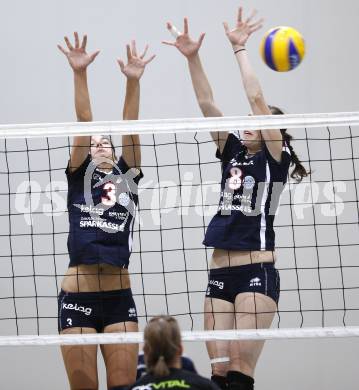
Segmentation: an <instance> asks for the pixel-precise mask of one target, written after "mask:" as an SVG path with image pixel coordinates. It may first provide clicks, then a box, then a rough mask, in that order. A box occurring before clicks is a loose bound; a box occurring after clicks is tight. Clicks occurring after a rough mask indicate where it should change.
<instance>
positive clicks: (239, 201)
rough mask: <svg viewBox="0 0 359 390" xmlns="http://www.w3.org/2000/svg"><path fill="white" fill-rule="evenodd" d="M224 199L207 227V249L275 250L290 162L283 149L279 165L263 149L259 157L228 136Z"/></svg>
mask: <svg viewBox="0 0 359 390" xmlns="http://www.w3.org/2000/svg"><path fill="white" fill-rule="evenodd" d="M216 156H217V157H218V158H219V159H220V160H221V163H222V180H221V197H220V202H219V209H218V212H217V214H216V215H215V216H214V217H213V218H212V220H211V222H210V224H209V225H208V228H207V232H206V236H205V239H204V242H203V243H204V245H206V246H211V247H214V248H220V249H227V250H270V251H273V250H274V248H275V243H274V238H275V235H274V230H273V222H274V215H275V212H276V210H277V207H278V203H279V197H280V194H281V192H282V190H283V187H284V184H285V183H286V181H287V176H288V169H289V165H290V162H291V156H290V152H289V149H288V148H287V147H286V146H283V151H282V158H281V162H280V163H279V162H277V161H276V160H275V159H274V158H273V157H272V156H271V154H270V152H269V151H268V149H267V147H266V146H265V144H264V146H263V148H262V150H260V151H259V152H257V153H256V154H254V155H252V156H249V155H247V149H246V147H245V146H244V145H243V144H242V142H241V140H240V139H238V138H237V137H236V136H235V135H234V134H232V133H230V134H229V135H228V138H227V141H226V144H225V146H224V149H223V152H222V153H220V152H219V151H218V150H217V154H216Z"/></svg>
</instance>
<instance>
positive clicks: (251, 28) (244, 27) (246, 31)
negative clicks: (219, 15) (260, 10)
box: [223, 7, 263, 49]
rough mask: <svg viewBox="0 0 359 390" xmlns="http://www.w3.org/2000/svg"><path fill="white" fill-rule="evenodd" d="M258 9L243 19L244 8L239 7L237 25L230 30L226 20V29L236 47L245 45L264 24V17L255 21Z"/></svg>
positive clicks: (224, 24)
mask: <svg viewBox="0 0 359 390" xmlns="http://www.w3.org/2000/svg"><path fill="white" fill-rule="evenodd" d="M256 14H257V11H252V13H251V14H250V16H249V17H248V18H247V19H246V20H244V21H243V8H242V7H239V9H238V15H237V23H236V27H235V28H234V29H233V30H230V29H229V27H228V23H227V22H224V23H223V26H224V30H225V32H226V35H227V37H228V39H229V41H230V42H231V44H232V46H233V48H234V49H238V48H241V47H244V46H245V45H246V43H247V40H248V38H249V37H250V36H251V35H252V34H253V33H254V32H255V31H257V30H259V29H260V28H261V27H262V25H263V19H259V20H255V21H253V19H254V17H255V16H256Z"/></svg>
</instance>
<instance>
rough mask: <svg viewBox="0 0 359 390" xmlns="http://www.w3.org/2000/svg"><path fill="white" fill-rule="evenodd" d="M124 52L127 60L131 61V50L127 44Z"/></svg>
mask: <svg viewBox="0 0 359 390" xmlns="http://www.w3.org/2000/svg"><path fill="white" fill-rule="evenodd" d="M126 51H127V59H128V60H131V59H132V53H131V48H130V45H129V44H127V45H126Z"/></svg>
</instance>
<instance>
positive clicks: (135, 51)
mask: <svg viewBox="0 0 359 390" xmlns="http://www.w3.org/2000/svg"><path fill="white" fill-rule="evenodd" d="M131 51H132V56H133V57H137V47H136V41H135V40H134V39H132V41H131Z"/></svg>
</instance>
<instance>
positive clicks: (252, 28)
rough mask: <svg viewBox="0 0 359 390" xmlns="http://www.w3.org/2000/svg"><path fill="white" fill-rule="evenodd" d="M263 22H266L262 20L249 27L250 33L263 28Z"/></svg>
mask: <svg viewBox="0 0 359 390" xmlns="http://www.w3.org/2000/svg"><path fill="white" fill-rule="evenodd" d="M263 22H264V19H263V18H262V19H260V20H258V22H256V23H253V24H251V25H250V26H249V28H250V32H251V33H254V32H255V31H257V30H259V29H261V28H262V27H263Z"/></svg>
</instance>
